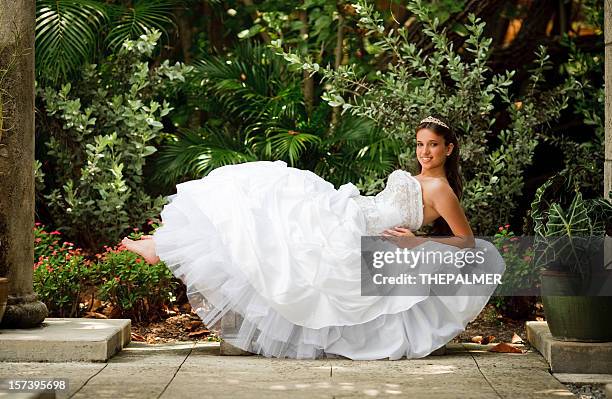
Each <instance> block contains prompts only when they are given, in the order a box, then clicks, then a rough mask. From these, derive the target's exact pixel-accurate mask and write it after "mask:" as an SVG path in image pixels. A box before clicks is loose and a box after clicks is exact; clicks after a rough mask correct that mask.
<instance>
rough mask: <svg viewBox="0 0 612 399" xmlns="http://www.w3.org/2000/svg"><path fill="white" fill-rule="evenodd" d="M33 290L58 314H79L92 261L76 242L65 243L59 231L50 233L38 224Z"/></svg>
mask: <svg viewBox="0 0 612 399" xmlns="http://www.w3.org/2000/svg"><path fill="white" fill-rule="evenodd" d="M34 237H35V238H34V243H35V244H34V252H35V256H36V259H37V261H36V263H35V264H34V273H33V285H34V292H36V293H37V294H38V297H39V298H40V300H41V301H42V302H43V303H45V304H46V305H47V308H48V309H49V312H50V313H51V314H53V315H57V316H59V317H79V316H81V315H82V309H80V308H79V302H80V301H79V299H80V294H81V293H83V292H84V291H85V289H86V287H87V285H88V284H89V282H90V278H91V267H90V266H91V263H90V262H89V261H87V260H86V259H85V257H84V256H83V254H82V251H81V249H79V248H75V247H74V244H73V243H70V242H66V241H64V242H62V243H61V244H60V237H61V236H60V233H59V232H58V231H52V232H47V231H45V229H44V227H42V226H41V225H40V224H38V223H37V226H36V227H35V228H34Z"/></svg>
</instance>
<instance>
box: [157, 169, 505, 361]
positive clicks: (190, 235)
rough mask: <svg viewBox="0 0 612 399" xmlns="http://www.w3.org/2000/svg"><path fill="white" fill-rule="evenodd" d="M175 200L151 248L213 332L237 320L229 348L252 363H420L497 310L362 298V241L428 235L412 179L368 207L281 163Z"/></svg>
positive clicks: (429, 298) (219, 172) (187, 189)
mask: <svg viewBox="0 0 612 399" xmlns="http://www.w3.org/2000/svg"><path fill="white" fill-rule="evenodd" d="M169 198H170V203H169V204H168V205H166V206H165V207H164V209H163V211H162V213H161V217H162V226H161V227H160V228H159V229H158V230H157V231H156V232H155V234H154V236H153V239H154V240H155V243H156V247H157V255H158V256H159V257H160V259H161V260H162V261H164V262H165V263H166V265H167V266H168V267H169V268H170V269H171V270H172V272H173V273H174V275H175V276H176V277H178V278H179V279H181V280H182V281H183V282H184V283H185V285H186V287H187V296H188V298H189V301H190V303H191V305H192V308H193V309H194V311H195V312H196V313H197V314H198V315H199V316H200V317H201V318H202V320H203V322H204V323H205V324H206V325H208V326H213V325H214V324H215V323H216V322H218V321H219V320H220V318H221V317H222V316H223V315H224V314H226V313H227V312H228V311H230V310H231V311H234V312H236V313H238V314H240V315H241V316H242V318H243V320H242V323H241V325H240V326H239V331H238V333H237V334H236V336H235V337H234V338H233V339H232V340H231V342H230V343H231V344H233V345H234V346H237V347H239V348H241V349H243V350H246V351H249V352H253V353H258V354H261V355H264V356H269V357H291V358H317V357H321V356H324V355H325V354H335V355H341V356H345V357H348V358H351V359H383V358H389V359H400V358H402V357H407V358H418V357H423V356H426V355H428V354H429V353H431V352H432V351H434V350H435V349H437V348H439V347H441V346H443V345H444V344H446V343H447V342H448V341H450V340H451V339H452V338H453V337H455V336H456V335H457V334H458V333H459V332H461V331H463V330H464V328H465V325H466V324H467V323H468V322H469V321H471V320H472V319H473V318H475V317H476V316H477V315H478V314H479V312H480V311H481V310H482V308H483V307H484V306H485V305H486V303H487V300H488V298H489V296H488V295H485V296H437V295H435V293H429V294H427V295H420V296H361V281H360V279H361V264H360V259H361V258H360V257H361V253H360V243H361V236H364V235H374V234H379V233H380V232H382V230H384V229H386V228H391V227H394V226H400V225H401V226H406V227H409V228H410V229H412V230H417V229H418V228H419V227H421V224H422V221H423V205H422V193H421V186H420V183H419V182H418V180H417V179H416V178H414V177H413V176H411V175H410V174H409V173H408V172H404V171H401V170H397V171H395V172H393V173H391V175H390V176H389V179H388V182H387V186H386V188H385V189H384V190H383V191H382V192H381V193H379V194H378V195H377V196H375V197H366V196H360V195H359V191H358V190H357V188H356V187H355V186H354V185H352V184H350V183H349V184H345V185H343V186H341V187H340V188H339V189H338V190H336V189H335V188H334V186H333V185H332V184H331V183H329V182H327V181H325V180H324V179H322V178H321V177H319V176H317V175H316V174H314V173H312V172H310V171H306V170H300V169H295V168H291V167H287V165H286V164H285V163H284V162H282V161H276V162H267V161H261V162H250V163H245V164H239V165H231V166H225V167H221V168H218V169H216V170H214V171H213V172H211V173H210V174H209V175H208V176H206V177H204V178H202V179H200V180H193V181H188V182H186V183H182V184H179V185H177V194H176V195H173V196H170V197H169ZM426 245H429V243H427V244H426ZM431 245H440V246H443V247H445V249H453V250H458V248H456V247H451V246H448V245H443V244H438V243H432V244H431ZM477 246H489V247H491V246H492V245H491V244H489V243H488V242H486V241H482V240H477ZM489 254H490V255H491V259H487V265H488V267H489V269H490V270H492V271H497V272H499V271H503V269H504V263H503V260H502V259H501V257H500V256H499V253H498V252H497V251H496V250H495V249H494V247H493V250H492V251H489ZM490 294H491V293H489V295H490Z"/></svg>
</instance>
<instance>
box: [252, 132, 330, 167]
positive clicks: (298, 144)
mask: <svg viewBox="0 0 612 399" xmlns="http://www.w3.org/2000/svg"><path fill="white" fill-rule="evenodd" d="M267 134H268V137H267V138H266V140H265V141H264V142H263V145H264V146H265V149H266V150H265V151H264V153H265V155H266V157H268V158H270V157H271V158H274V159H282V160H288V161H289V164H290V165H291V166H295V165H296V163H297V162H298V160H299V159H300V156H301V155H302V153H303V152H304V151H306V150H307V149H308V147H309V146H315V145H317V144H319V143H320V142H321V138H320V137H318V136H316V135H314V134H309V133H302V132H297V131H295V130H286V129H279V128H271V129H269V130H268V132H267Z"/></svg>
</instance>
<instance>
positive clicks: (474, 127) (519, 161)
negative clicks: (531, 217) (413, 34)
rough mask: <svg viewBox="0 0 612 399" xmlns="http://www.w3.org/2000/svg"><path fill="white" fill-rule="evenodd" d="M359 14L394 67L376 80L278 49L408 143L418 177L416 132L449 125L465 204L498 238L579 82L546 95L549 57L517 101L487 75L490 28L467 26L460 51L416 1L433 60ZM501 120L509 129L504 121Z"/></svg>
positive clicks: (408, 158) (369, 9) (480, 226)
mask: <svg viewBox="0 0 612 399" xmlns="http://www.w3.org/2000/svg"><path fill="white" fill-rule="evenodd" d="M354 7H355V8H356V11H357V12H358V13H359V15H360V17H361V18H360V20H359V24H360V27H361V28H363V29H365V30H366V31H367V32H368V33H367V36H368V37H369V40H370V41H371V42H372V43H373V46H371V47H370V49H371V51H374V52H376V53H377V54H376V55H378V56H379V58H383V57H387V59H388V60H389V62H388V63H387V64H386V67H385V68H384V69H382V70H379V71H377V72H376V75H375V79H371V77H368V76H366V75H364V74H362V73H360V72H358V70H357V69H356V68H355V67H354V66H353V65H343V66H341V67H340V68H338V69H334V68H332V67H330V66H326V67H324V66H320V65H318V64H317V63H314V62H312V59H310V58H309V57H304V56H302V55H300V54H298V53H291V52H286V51H284V50H283V49H282V47H281V45H282V43H281V42H280V41H275V42H274V46H275V48H276V51H277V53H279V54H281V55H283V56H284V57H285V59H286V60H287V61H288V62H289V63H290V64H291V65H292V66H293V67H294V68H297V69H301V70H305V71H307V72H310V73H312V74H319V75H320V76H321V78H322V79H323V81H325V82H326V83H327V84H328V90H327V92H326V93H325V95H324V96H323V99H324V100H326V101H327V102H328V103H329V104H330V105H331V106H338V107H342V109H343V113H350V114H352V115H355V116H360V117H367V118H369V119H371V120H373V121H375V122H376V123H377V125H378V126H380V127H381V128H382V129H383V131H384V132H385V133H386V135H387V136H388V137H390V138H399V139H401V140H403V141H405V151H404V152H403V154H402V155H401V156H400V159H399V161H400V163H401V164H403V166H404V167H405V168H408V169H413V170H414V168H415V164H413V162H412V160H413V159H414V155H413V154H414V150H415V139H414V127H415V126H417V125H418V123H419V121H420V120H421V119H422V118H424V117H426V116H427V115H431V114H439V115H443V116H444V117H446V119H447V120H449V122H450V123H451V127H452V128H453V129H454V131H455V132H456V134H457V135H458V137H459V140H460V146H461V165H462V174H463V176H464V179H465V184H464V199H463V205H464V207H465V209H466V212H467V214H468V217H469V218H470V221H471V223H472V225H473V226H475V230H476V232H477V233H479V234H490V233H493V232H494V231H495V229H496V228H497V223H499V221H504V220H509V218H510V216H511V215H512V212H513V211H514V209H515V206H516V205H515V204H516V199H517V198H518V197H519V196H520V195H522V188H523V173H524V171H525V169H526V168H527V167H528V166H529V165H530V164H531V162H532V159H533V154H534V149H535V147H536V145H537V143H538V141H539V140H540V139H541V137H540V133H541V129H542V127H543V126H544V125H545V124H547V123H550V122H551V121H553V120H555V119H556V118H558V117H559V115H560V112H561V111H562V110H563V109H565V108H566V107H567V106H568V99H569V98H570V97H571V96H573V95H574V94H575V93H576V92H577V91H578V90H579V85H578V83H577V82H576V80H575V79H574V78H573V77H572V76H570V77H569V78H568V79H567V80H566V81H565V82H563V83H562V84H560V85H558V86H556V87H554V88H552V89H546V90H543V89H542V83H544V82H545V71H547V70H548V69H549V68H550V62H549V57H548V55H547V54H546V51H545V49H544V48H540V50H539V52H538V54H537V56H538V57H537V62H536V64H535V66H534V67H533V70H532V71H531V78H530V82H529V87H528V89H527V90H526V92H525V93H522V94H521V95H520V96H519V97H515V96H513V95H512V94H511V92H510V90H509V88H510V86H511V85H512V84H513V76H514V73H513V72H512V71H509V72H506V73H505V74H493V73H492V72H491V70H490V68H489V67H488V66H487V60H488V58H489V56H490V44H491V39H488V38H485V37H484V36H483V30H484V23H482V22H481V21H480V20H479V19H477V18H475V17H474V16H471V17H470V18H469V24H468V25H467V26H465V29H466V31H467V34H468V38H467V40H466V41H465V49H464V51H461V52H459V51H457V50H456V49H454V48H453V46H452V44H451V43H449V42H448V39H447V37H446V35H445V32H444V31H440V30H439V29H438V26H439V21H438V19H437V18H434V17H432V16H431V12H430V10H429V8H427V7H426V6H424V5H423V2H422V1H420V0H414V1H411V2H409V4H408V5H407V8H408V9H409V10H410V11H411V12H412V13H413V14H414V15H416V16H417V18H418V20H419V21H420V23H422V25H423V33H424V34H425V35H427V36H428V37H429V38H430V40H431V42H432V43H433V45H434V48H435V51H433V52H432V53H430V54H428V55H424V54H423V52H422V50H420V49H418V48H416V46H415V45H414V44H413V43H410V41H409V40H408V38H407V36H406V35H407V30H406V28H405V27H403V26H402V27H398V28H397V29H394V30H390V31H385V28H384V23H383V21H382V18H381V16H380V14H379V13H378V12H377V11H375V9H374V6H373V5H372V4H371V3H369V2H366V1H359V2H358V4H357V5H355V6H354ZM500 113H501V114H503V115H505V116H506V118H507V119H508V122H507V123H501V121H498V120H497V118H498V115H500Z"/></svg>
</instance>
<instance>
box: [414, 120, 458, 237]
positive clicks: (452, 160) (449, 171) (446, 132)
mask: <svg viewBox="0 0 612 399" xmlns="http://www.w3.org/2000/svg"><path fill="white" fill-rule="evenodd" d="M434 118H435V119H438V120H440V121H441V122H442V123H444V124H446V126H450V125H449V124H448V123H447V122H446V121H445V120H444V119H442V118H441V117H439V116H434ZM446 126H443V125H440V124H439V123H436V122H429V121H428V122H422V123H420V124H419V125H418V126H417V127H416V129H415V135H416V133H417V132H418V131H419V130H421V129H429V130H431V131H432V132H434V133H435V134H437V135H438V136H441V137H442V138H443V139H444V144H445V145H449V144H450V143H452V144H453V146H454V147H453V151H452V152H451V154H450V155H449V156H448V157H447V158H446V161H445V162H444V172H445V173H446V180H448V184H449V185H450V186H451V188H452V189H453V192H454V193H455V195H456V196H457V198H459V200H461V198H462V197H463V179H462V178H461V173H460V171H459V141H458V140H457V136H456V135H455V133H454V132H453V131H452V130H451V129H450V128H448V127H446ZM417 164H418V166H417V167H418V170H419V173H420V172H421V170H422V167H421V163H420V162H417ZM432 234H433V235H448V236H450V235H452V234H453V232H452V230H451V228H450V227H449V226H448V223H446V221H445V220H444V219H443V218H442V217H439V218H437V219H436V220H435V221H434V223H433V230H432Z"/></svg>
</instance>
